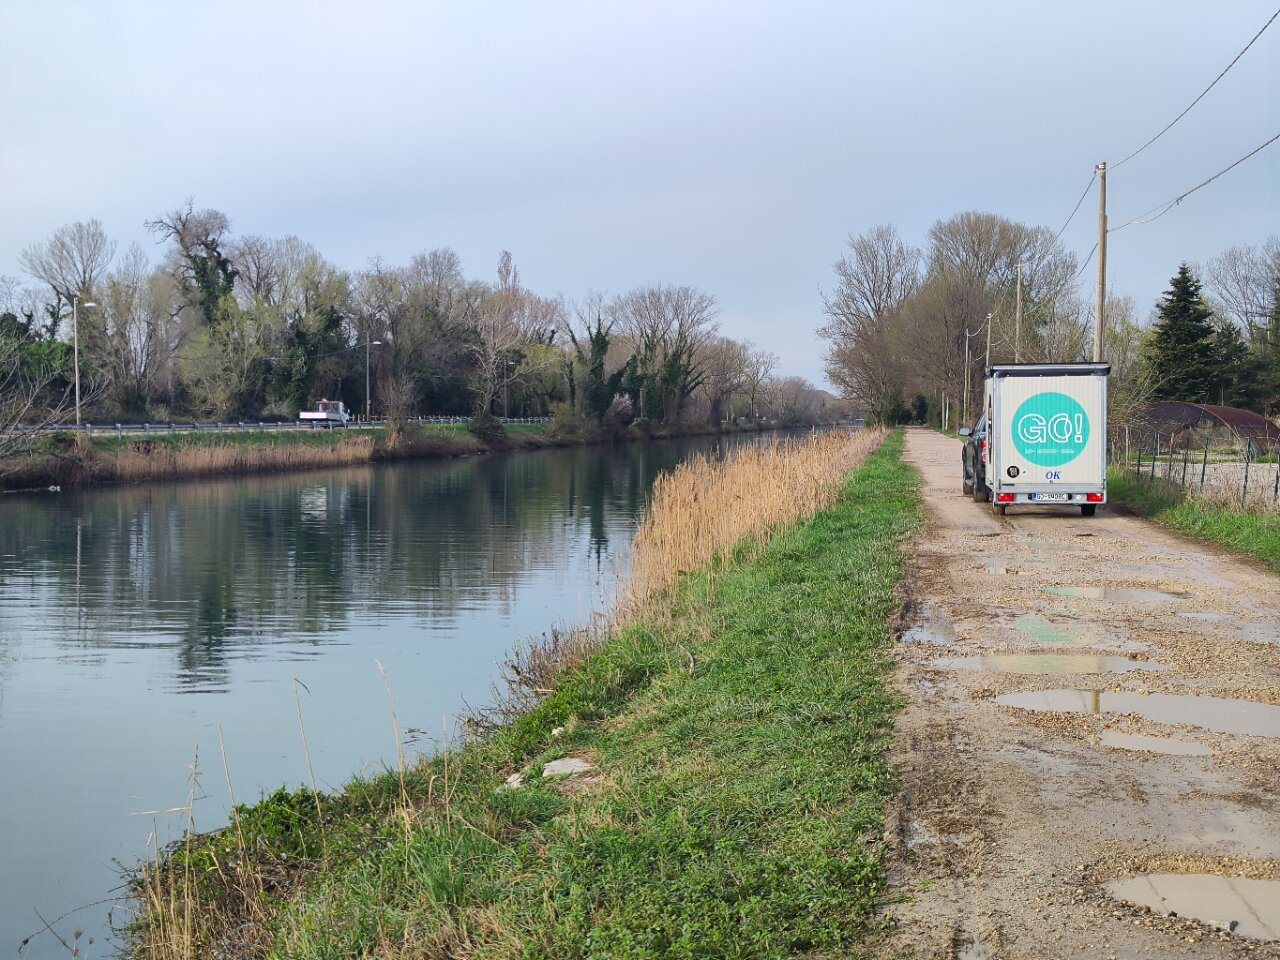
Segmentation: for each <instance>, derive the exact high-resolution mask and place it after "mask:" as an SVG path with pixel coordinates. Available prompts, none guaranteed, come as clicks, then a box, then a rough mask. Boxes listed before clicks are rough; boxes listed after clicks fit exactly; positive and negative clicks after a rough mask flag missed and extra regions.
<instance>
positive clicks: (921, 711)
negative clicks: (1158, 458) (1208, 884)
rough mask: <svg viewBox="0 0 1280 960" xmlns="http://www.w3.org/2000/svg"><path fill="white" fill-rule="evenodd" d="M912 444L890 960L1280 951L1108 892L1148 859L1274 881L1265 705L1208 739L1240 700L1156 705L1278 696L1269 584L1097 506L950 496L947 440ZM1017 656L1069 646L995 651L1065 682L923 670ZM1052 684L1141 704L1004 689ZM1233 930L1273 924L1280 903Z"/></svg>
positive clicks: (986, 669) (1275, 617) (1278, 827)
mask: <svg viewBox="0 0 1280 960" xmlns="http://www.w3.org/2000/svg"><path fill="white" fill-rule="evenodd" d="M906 457H907V459H908V461H909V462H911V463H913V464H914V465H915V466H916V467H917V468H918V469H919V470H920V472H921V474H922V476H923V478H924V479H923V490H924V495H925V497H926V503H927V512H928V521H927V526H926V528H925V530H924V531H923V533H922V535H921V536H920V538H919V540H918V542H917V545H916V559H915V569H914V571H913V573H912V575H911V576H910V577H909V583H910V595H909V597H908V606H907V616H906V618H905V621H904V624H903V627H904V631H905V632H904V635H903V638H902V642H900V643H899V644H898V645H897V652H898V659H899V662H900V667H899V670H898V674H897V678H898V683H899V686H900V689H902V691H903V692H904V693H905V694H906V695H907V697H908V698H909V704H908V706H907V707H906V708H905V709H904V711H903V712H902V714H901V716H900V719H899V726H898V734H897V742H896V746H895V754H896V756H895V760H896V762H897V763H898V764H899V767H900V769H901V771H902V776H903V785H902V794H901V796H902V799H901V803H900V807H899V808H898V809H897V810H896V811H895V813H894V815H893V816H892V817H891V819H890V823H889V831H888V832H887V834H886V840H887V842H889V843H890V844H891V845H892V852H891V862H892V863H893V868H892V870H891V881H892V883H893V884H894V887H895V889H896V890H897V891H898V892H900V893H902V894H904V895H906V896H908V897H909V898H910V900H909V902H905V903H901V904H897V905H894V906H892V907H891V908H890V913H891V914H892V915H893V916H894V917H896V918H897V919H898V921H899V923H898V928H897V929H898V932H897V933H896V934H895V935H894V936H893V937H892V938H891V939H890V942H889V944H888V945H887V949H886V955H892V956H911V955H917V956H921V957H962V958H981V957H996V958H1004V957H1008V958H1044V957H1090V958H1092V957H1098V958H1107V957H1116V958H1126V957H1224V956H1225V957H1236V956H1249V957H1257V956H1280V943H1277V942H1275V941H1270V942H1267V941H1263V940H1258V939H1246V938H1244V937H1242V936H1240V935H1239V934H1238V933H1237V934H1230V933H1227V932H1225V931H1224V930H1221V929H1216V928H1214V927H1213V926H1210V925H1209V924H1206V923H1201V922H1198V921H1195V920H1189V919H1184V918H1182V917H1168V916H1166V915H1165V914H1164V913H1163V912H1156V911H1146V910H1143V909H1141V908H1138V907H1134V906H1131V905H1129V904H1127V903H1125V902H1123V901H1120V900H1117V899H1112V898H1111V897H1110V896H1109V895H1108V893H1107V890H1106V887H1105V884H1106V883H1107V882H1108V881H1113V880H1117V879H1122V878H1126V877H1132V876H1134V875H1135V874H1139V873H1143V872H1152V873H1173V874H1187V873H1208V874H1218V875H1223V876H1231V877H1251V878H1280V728H1277V729H1274V730H1273V729H1271V727H1270V724H1272V722H1273V721H1274V720H1275V716H1274V715H1269V716H1264V717H1263V719H1262V721H1261V722H1262V725H1263V726H1264V727H1265V728H1266V730H1267V735H1265V736H1263V735H1251V734H1244V733H1239V732H1234V733H1228V732H1214V731H1213V730H1212V729H1206V726H1207V727H1215V726H1216V727H1222V726H1227V727H1232V726H1233V725H1236V723H1237V720H1236V712H1235V708H1233V707H1231V706H1230V705H1224V704H1220V703H1214V702H1212V701H1204V700H1196V701H1190V702H1187V701H1178V702H1174V701H1168V700H1167V698H1165V697H1162V696H1160V695H1161V694H1196V695H1198V696H1200V697H1208V696H1213V697H1225V698H1240V699H1244V700H1248V701H1253V702H1254V703H1258V704H1273V705H1280V578H1277V577H1276V576H1274V575H1272V574H1270V573H1268V572H1265V571H1263V570H1261V569H1259V568H1256V567H1254V566H1252V565H1250V564H1248V563H1246V562H1243V561H1241V560H1238V559H1234V558H1232V557H1228V556H1226V555H1223V554H1220V553H1217V552H1215V551H1213V550H1212V549H1209V548H1205V547H1201V546H1198V545H1195V544H1193V543H1190V542H1189V541H1186V540H1184V539H1182V538H1180V537H1177V536H1174V535H1172V534H1169V533H1166V532H1164V531H1162V530H1161V529H1160V528H1159V527H1157V526H1155V525H1153V524H1151V523H1149V522H1147V521H1145V520H1141V519H1137V518H1133V517H1127V516H1121V515H1119V514H1117V513H1116V512H1115V511H1113V510H1111V509H1109V508H1106V507H1104V508H1102V509H1101V510H1099V512H1098V515H1097V516H1096V517H1093V518H1083V517H1081V516H1080V515H1079V514H1078V512H1069V511H1068V509H1067V508H1044V509H1042V510H1039V511H1036V510H1033V509H1031V508H1019V507H1015V508H1012V509H1011V510H1010V512H1009V515H1008V516H1007V517H1006V518H997V517H995V516H993V515H992V512H991V510H990V508H989V507H987V506H986V505H979V504H975V503H974V502H972V500H971V499H970V498H968V497H965V496H963V495H962V494H961V493H960V468H959V463H960V445H959V443H958V442H956V441H954V440H950V439H947V438H945V437H943V436H941V435H939V434H936V433H933V432H931V431H925V430H913V431H910V432H909V434H908V441H907V454H906ZM1054 587H1057V588H1063V587H1065V588H1068V590H1067V591H1066V594H1065V595H1064V594H1062V593H1055V592H1052V591H1051V590H1049V589H1046V588H1054ZM1079 587H1084V588H1101V587H1105V588H1112V589H1115V588H1119V589H1122V590H1123V589H1125V588H1127V589H1128V592H1126V593H1121V594H1119V595H1116V594H1111V595H1108V596H1107V597H1097V596H1088V595H1084V596H1080V595H1070V594H1071V593H1073V592H1075V593H1077V594H1079V593H1081V592H1084V593H1086V594H1088V593H1089V592H1090V591H1089V590H1088V589H1086V590H1085V591H1073V590H1071V589H1070V588H1079ZM1027 653H1031V654H1053V655H1064V654H1065V655H1070V656H1072V657H1074V658H1076V659H1071V660H1060V659H1057V657H1050V658H1043V659H1037V660H1034V661H1024V662H1015V661H1009V660H1002V661H998V667H999V668H1007V667H1009V666H1015V667H1016V668H1017V669H1039V670H1058V671H1062V670H1067V671H1069V672H1067V673H1062V672H1059V673H1058V674H1056V675H1054V674H1046V673H1012V672H1002V670H1001V669H998V668H992V667H991V666H990V664H984V665H982V666H980V667H979V668H977V669H964V668H963V664H962V665H939V664H937V663H935V662H934V661H936V660H938V659H939V658H952V657H971V656H975V655H991V654H1003V655H1007V654H1027ZM1082 655H1084V656H1082ZM1087 655H1106V656H1111V657H1117V658H1125V659H1124V660H1114V661H1110V662H1109V663H1107V664H1106V665H1107V666H1113V667H1115V666H1119V667H1122V668H1123V669H1124V671H1125V672H1114V673H1113V672H1108V673H1099V672H1098V671H1099V670H1100V669H1101V668H1102V666H1103V664H1101V663H1099V662H1097V661H1093V660H1090V659H1089V658H1088V656H1087ZM1131 661H1140V662H1139V663H1133V662H1131ZM1027 663H1032V664H1034V666H1033V667H1030V668H1028V667H1027V666H1026V664H1027ZM1160 665H1163V666H1164V669H1154V668H1155V667H1159V666H1160ZM1082 671H1083V672H1082ZM1060 688H1070V689H1072V690H1079V691H1121V692H1130V693H1133V694H1137V695H1138V697H1139V698H1141V699H1139V698H1130V700H1129V701H1127V704H1126V706H1125V707H1124V709H1123V710H1116V711H1114V712H1113V711H1109V710H1107V709H1106V703H1107V698H1108V696H1109V694H1106V693H1104V694H1103V695H1102V696H1101V697H1100V698H1098V697H1094V696H1093V695H1092V694H1091V693H1087V692H1086V693H1084V694H1066V695H1064V696H1065V697H1066V698H1067V700H1068V701H1069V702H1074V703H1079V704H1080V705H1081V707H1082V712H1077V713H1070V712H1061V711H1052V712H1033V711H1032V710H1027V709H1018V708H1016V707H1013V706H1007V705H1003V704H1000V703H997V702H995V698H996V697H998V696H1001V695H1004V694H1009V693H1014V692H1023V691H1044V690H1050V689H1060ZM1132 703H1138V704H1140V705H1142V706H1143V708H1145V707H1146V705H1148V704H1150V705H1151V708H1152V710H1155V708H1156V707H1157V706H1159V705H1160V704H1161V703H1165V704H1169V703H1173V707H1174V718H1176V719H1178V720H1185V721H1187V722H1186V723H1173V722H1169V721H1170V720H1171V719H1173V718H1170V717H1169V716H1165V717H1164V719H1165V720H1166V722H1164V723H1158V722H1154V721H1153V720H1150V719H1145V718H1143V717H1141V716H1138V715H1135V714H1134V713H1132V712H1129V711H1130V710H1131V709H1132V707H1131V706H1130V705H1131V704H1132ZM1090 705H1092V706H1094V707H1095V708H1096V707H1098V706H1099V705H1101V706H1102V707H1103V712H1101V713H1091V712H1089V706H1090ZM1113 705H1114V704H1113ZM1204 706H1208V707H1209V709H1207V710H1201V709H1199V708H1201V707H1204ZM1241 709H1243V710H1245V711H1248V709H1249V707H1248V706H1245V707H1243V708H1241ZM1263 713H1264V714H1271V713H1272V712H1271V711H1267V710H1266V708H1263ZM1133 734H1136V735H1139V736H1151V737H1159V738H1161V741H1163V743H1162V742H1161V741H1148V740H1143V741H1136V740H1126V739H1125V735H1133ZM1117 735H1119V736H1117ZM1104 741H1106V742H1104ZM1169 741H1174V742H1172V743H1170V742H1169ZM1112 742H1126V743H1127V744H1128V745H1129V746H1134V745H1140V746H1142V747H1143V748H1144V749H1139V750H1135V749H1126V748H1121V747H1119V746H1112V745H1109V743H1112ZM1152 747H1159V748H1161V749H1180V750H1187V751H1199V752H1200V753H1202V754H1204V755H1201V756H1186V755H1169V754H1165V753H1157V752H1151V749H1150V748H1152ZM1269 904H1270V901H1268V906H1266V907H1265V908H1264V912H1268V913H1269V912H1270V910H1271V907H1270V906H1269ZM1215 909H1216V908H1215ZM1231 909H1235V907H1226V906H1224V907H1222V908H1221V911H1220V912H1223V914H1224V915H1222V916H1212V917H1209V918H1207V919H1210V920H1217V921H1220V922H1222V923H1223V925H1224V926H1229V923H1228V921H1231V920H1238V919H1240V918H1239V917H1233V916H1231V915H1230V913H1229V911H1230V910H1231ZM1184 912H1185V911H1184ZM1246 920H1247V922H1249V923H1254V924H1255V925H1256V924H1257V923H1261V924H1263V925H1264V926H1267V927H1268V928H1270V927H1273V926H1274V927H1275V928H1276V929H1280V915H1276V916H1265V915H1264V916H1261V917H1256V918H1246Z"/></svg>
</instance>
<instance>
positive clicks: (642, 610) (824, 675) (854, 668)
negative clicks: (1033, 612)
mask: <svg viewBox="0 0 1280 960" xmlns="http://www.w3.org/2000/svg"><path fill="white" fill-rule="evenodd" d="M864 438H865V439H861V440H859V439H852V440H844V439H843V438H837V437H830V438H826V439H824V438H821V437H820V438H818V439H817V440H815V441H812V443H814V444H818V443H827V444H830V443H846V444H848V445H849V448H850V453H851V454H852V455H853V456H852V459H854V460H856V459H859V458H860V456H865V455H866V454H867V453H868V452H869V450H870V448H871V447H873V446H874V443H875V438H873V437H872V436H871V435H869V434H867V435H864ZM900 450H901V438H900V436H897V435H895V436H893V437H892V438H891V439H890V440H889V441H887V442H886V443H885V444H884V445H883V446H882V447H881V448H880V449H879V450H878V451H876V452H875V453H874V454H873V455H871V456H870V457H869V458H868V459H866V461H865V463H863V465H862V466H860V467H858V468H857V469H855V470H853V471H852V472H850V473H848V475H847V477H846V479H845V480H844V481H843V483H842V484H840V483H837V482H832V481H831V480H821V479H816V480H813V478H814V477H815V476H816V475H809V476H810V478H811V480H813V482H815V483H816V484H817V485H818V486H820V487H823V488H824V490H826V491H829V492H830V496H827V495H826V494H825V493H824V494H823V497H822V498H821V499H824V500H825V503H826V504H827V505H826V506H825V507H824V509H821V510H820V511H819V512H818V513H817V514H816V515H814V516H812V517H811V518H808V519H803V520H799V522H795V523H793V524H791V525H788V526H786V527H783V528H780V529H775V530H773V531H772V535H771V536H770V535H768V533H769V531H757V533H756V535H755V536H748V537H747V538H746V539H743V538H742V535H741V533H740V532H738V533H734V531H735V530H737V529H738V528H735V527H733V526H732V525H724V529H725V530H727V531H729V533H727V534H726V535H727V536H732V537H733V541H732V542H734V543H736V544H737V546H736V548H734V549H732V550H730V551H727V552H721V553H720V554H719V556H718V558H717V559H716V560H715V561H714V562H713V563H711V564H703V565H702V566H699V567H697V569H695V570H693V571H692V572H689V573H687V574H685V575H684V576H683V577H682V578H681V579H680V580H679V582H678V583H677V584H676V585H675V586H674V587H672V588H670V589H667V590H665V591H664V592H662V593H660V594H659V595H658V598H657V600H656V601H653V602H649V603H644V604H642V605H641V606H640V607H638V608H635V609H633V610H632V613H631V616H630V617H629V618H628V619H627V620H626V621H625V623H624V625H622V626H620V627H617V628H615V629H613V630H611V631H609V632H608V633H607V634H605V635H603V636H599V637H597V638H596V642H588V640H589V638H587V639H584V638H583V636H582V635H578V636H576V637H564V636H559V635H553V637H552V638H551V640H549V641H547V642H544V643H542V644H540V645H538V646H537V647H536V648H533V650H532V651H526V652H525V654H524V655H522V656H520V657H517V658H516V660H515V661H514V662H513V664H512V665H511V673H510V674H509V677H510V678H511V679H512V680H513V681H514V682H515V684H516V688H517V689H523V690H524V691H526V692H538V691H540V694H539V695H540V699H539V700H538V701H537V702H536V703H535V704H533V705H532V706H531V707H529V708H528V709H525V710H523V712H517V713H516V715H514V716H513V717H510V718H508V720H509V722H506V723H502V724H499V725H497V726H495V727H492V728H489V729H486V730H485V731H484V732H483V734H482V735H481V736H480V737H479V738H478V739H475V740H473V741H472V742H470V743H468V744H467V745H466V746H464V747H463V748H461V749H460V750H456V751H450V752H447V753H444V754H441V755H439V756H436V757H434V758H431V759H428V760H424V761H421V762H418V763H409V762H407V761H406V760H404V758H403V756H402V760H401V763H400V764H399V766H398V768H397V769H396V770H393V771H391V772H389V773H387V774H385V775H383V776H380V777H374V778H370V779H361V780H355V781H352V782H351V783H350V784H348V786H347V787H346V788H345V789H343V790H342V791H341V792H339V793H336V794H325V793H321V792H319V791H317V790H315V789H314V787H311V786H307V787H303V788H301V789H298V790H295V791H287V790H283V789H282V790H280V791H278V792H276V793H275V794H273V795H272V796H270V797H269V798H267V799H266V800H265V801H263V802H262V803H259V804H256V805H253V806H248V807H240V808H238V809H237V812H236V814H235V816H234V817H233V820H232V823H231V825H230V826H229V827H227V828H226V829H224V830H222V831H221V832H219V833H216V834H212V835H207V836H204V837H198V838H188V839H187V840H186V841H185V842H183V843H182V844H179V845H178V846H176V847H173V848H170V849H169V850H168V851H167V852H166V855H165V856H164V857H163V858H162V859H161V861H160V863H159V864H158V865H156V866H153V867H152V868H149V869H147V870H145V871H144V872H143V873H142V874H141V876H140V877H139V878H138V879H137V880H136V882H135V887H134V889H135V892H136V893H137V894H138V895H139V898H140V900H141V904H142V908H143V914H142V917H141V919H140V920H139V923H138V925H137V928H136V931H135V932H136V936H137V938H136V940H135V941H134V945H133V954H134V955H135V956H137V957H147V958H160V957H166V958H167V957H193V956H211V955H237V956H263V957H266V956H288V957H299V958H306V957H331V956H332V957H336V956H359V955H367V954H372V953H376V954H377V955H378V956H382V957H389V958H390V957H408V956H414V957H433V956H441V957H443V956H457V955H460V954H463V953H465V954H483V955H485V956H495V957H514V956H520V955H526V956H527V955H538V956H556V957H611V958H613V957H653V956H664V955H731V956H739V957H750V956H772V955H778V954H782V953H790V952H801V951H818V952H825V951H834V950H840V949H845V948H848V947H850V946H853V945H855V944H857V943H859V942H861V941H862V939H863V938H865V937H866V936H868V935H869V934H870V933H872V931H873V930H874V928H875V926H876V924H877V923H878V921H877V920H876V919H875V913H874V910H875V907H876V905H877V904H878V903H879V901H880V900H881V898H882V896H883V894H884V869H883V865H882V862H881V853H880V845H879V842H878V840H879V836H880V830H881V825H880V818H881V808H882V806H883V803H884V801H885V799H886V797H887V796H888V795H889V792H890V791H891V789H892V784H893V778H892V776H891V773H890V770H889V767H888V765H887V763H886V762H885V759H884V755H883V754H884V749H885V746H886V744H887V742H888V736H889V729H890V724H891V720H892V716H893V712H894V710H895V709H896V707H897V702H898V698H897V697H896V695H895V694H893V693H892V692H891V691H890V690H889V689H888V687H887V686H886V683H885V678H886V675H887V671H888V669H889V664H888V660H887V657H888V639H889V628H888V626H887V620H888V618H889V617H890V616H891V615H892V613H893V612H894V611H895V610H896V608H897V600H896V598H895V594H894V588H895V585H896V583H897V581H898V580H899V578H900V577H901V575H902V570H903V563H904V558H903V554H902V552H901V544H902V541H903V540H904V539H905V538H906V537H907V536H908V535H909V534H910V532H911V531H912V530H913V529H914V528H915V525H916V523H917V518H918V513H919V497H918V493H917V486H916V479H915V476H914V474H913V472H912V471H911V470H910V468H908V467H906V466H905V465H903V464H902V463H901V462H900V460H899V453H900ZM766 466H767V465H762V463H761V462H758V461H753V462H751V463H749V464H748V469H749V471H750V473H751V474H753V475H755V476H757V477H761V478H764V479H763V480H762V483H761V491H763V490H765V489H774V490H776V491H777V492H778V493H781V494H783V495H786V494H787V492H788V491H787V487H786V482H785V478H786V477H788V476H796V477H800V476H802V475H805V474H804V471H792V472H791V473H790V474H788V473H787V472H786V471H785V470H783V471H781V472H779V471H773V472H770V471H769V470H768V469H766ZM847 466H848V465H846V467H842V468H840V471H839V473H837V476H839V474H840V473H843V472H844V470H845V469H846V468H847ZM769 478H772V479H769ZM706 493H707V494H708V496H706V497H704V498H703V502H706V503H711V504H716V505H718V507H719V509H726V510H727V509H733V510H736V511H737V512H738V513H739V514H740V515H743V516H747V517H749V516H750V515H752V514H758V515H760V516H765V517H767V516H769V515H770V511H769V510H767V509H764V508H763V507H762V506H761V504H759V503H756V502H743V501H741V500H735V499H728V498H720V497H717V496H716V493H717V491H716V490H714V489H712V490H707V491H706ZM652 515H653V514H651V516H652ZM667 533H669V534H671V536H669V537H662V536H659V537H656V538H655V537H651V538H650V539H651V542H652V541H653V540H655V539H656V540H664V539H665V540H666V541H668V542H671V543H684V542H688V541H689V537H688V536H687V534H688V529H687V526H686V522H685V521H684V520H682V521H680V523H679V524H678V529H673V528H670V527H669V528H668V529H667ZM695 539H697V538H695ZM672 555H673V556H676V555H678V554H672ZM798 598H803V602H797V600H798ZM551 664H559V665H560V666H559V667H556V666H552V665H551ZM566 664H567V665H568V666H567V669H563V668H564V666H565V665H566ZM540 671H541V672H540ZM557 674H558V676H556V675H557ZM547 675H551V676H556V679H555V680H554V681H553V682H551V681H547V680H544V679H542V677H543V676H547ZM544 683H550V686H546V687H544V686H542V685H543V684H544ZM548 690H550V691H551V692H550V693H549V694H548V693H547V691H548ZM517 705H519V704H517ZM525 706H528V705H525ZM392 722H394V713H393V718H392ZM556 762H559V763H560V766H559V767H558V768H557V767H552V768H551V771H554V770H556V769H561V770H564V769H566V768H567V769H568V771H569V772H568V773H567V775H564V774H554V773H553V774H552V775H550V776H547V775H545V774H547V773H549V772H551V771H549V770H548V768H547V766H546V765H547V764H552V763H556Z"/></svg>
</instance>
